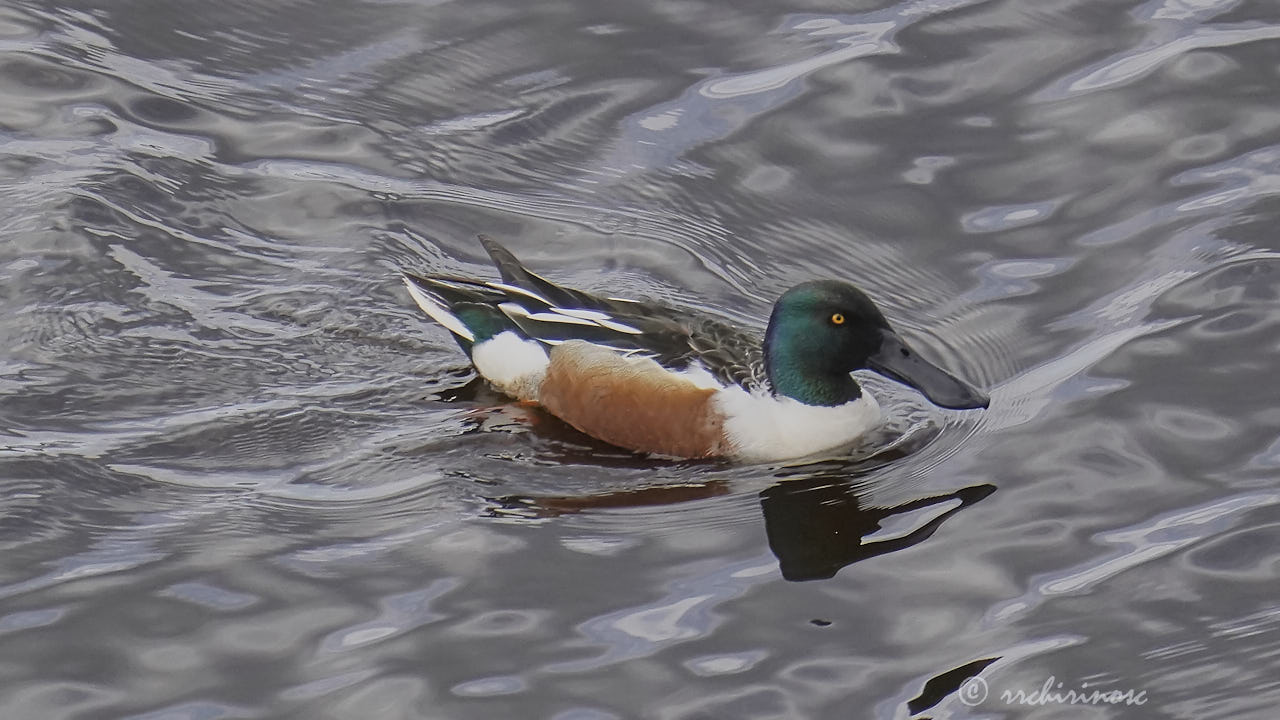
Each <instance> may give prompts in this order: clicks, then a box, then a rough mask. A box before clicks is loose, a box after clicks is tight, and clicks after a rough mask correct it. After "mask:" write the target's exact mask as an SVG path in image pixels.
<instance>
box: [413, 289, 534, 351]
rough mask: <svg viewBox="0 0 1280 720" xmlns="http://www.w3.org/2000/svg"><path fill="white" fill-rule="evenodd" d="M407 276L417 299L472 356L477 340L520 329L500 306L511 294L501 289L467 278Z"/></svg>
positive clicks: (419, 305) (414, 297) (415, 300)
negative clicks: (508, 294) (472, 349)
mask: <svg viewBox="0 0 1280 720" xmlns="http://www.w3.org/2000/svg"><path fill="white" fill-rule="evenodd" d="M403 277H404V285H405V287H406V288H408V290H409V295H410V296H411V297H412V298H413V301H414V302H415V303H417V304H418V307H420V308H422V311H423V312H425V313H426V314H427V315H429V316H430V317H431V319H432V320H435V321H436V322H438V323H440V324H441V325H443V326H444V327H445V329H447V330H448V331H449V332H450V333H452V334H453V337H454V339H455V340H457V341H458V344H459V345H460V346H461V347H462V349H463V351H464V352H466V353H467V354H468V355H469V354H470V353H471V348H472V346H473V345H474V344H475V343H477V342H483V341H485V340H488V339H489V338H491V337H493V336H495V335H497V334H498V333H501V332H503V331H505V330H514V331H516V332H520V329H519V327H517V326H516V324H515V323H514V322H513V321H512V320H511V318H510V317H508V316H507V314H506V313H504V312H503V311H502V310H499V309H498V304H499V303H502V302H506V301H507V295H506V294H505V293H503V292H501V291H499V290H496V289H493V288H491V287H489V286H487V285H485V284H484V283H478V282H475V281H472V280H466V279H463V278H446V277H424V276H421V275H413V274H411V273H404V275H403ZM521 334H523V333H521Z"/></svg>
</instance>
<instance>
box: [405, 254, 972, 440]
mask: <svg viewBox="0 0 1280 720" xmlns="http://www.w3.org/2000/svg"><path fill="white" fill-rule="evenodd" d="M479 241H480V244H481V245H482V246H483V247H484V249H485V251H486V252H487V253H488V255H489V257H490V259H491V260H492V262H493V264H494V266H495V267H496V268H497V271H498V274H499V276H500V277H501V279H500V280H480V279H473V278H466V277H459V276H451V275H440V274H431V275H419V274H414V273H412V272H407V271H406V272H402V276H403V280H404V284H405V287H406V288H407V289H408V291H409V295H410V296H411V297H412V299H413V301H414V302H415V303H416V304H417V305H418V307H419V308H421V309H422V311H423V312H425V313H426V314H427V315H428V316H429V317H430V318H431V319H433V320H435V321H436V322H437V323H439V324H440V325H442V326H444V327H445V328H446V329H447V330H448V331H449V332H450V333H451V334H452V335H453V337H454V339H455V340H456V341H457V343H458V346H459V347H460V348H461V349H462V351H463V352H465V353H466V354H467V356H468V358H469V359H470V361H471V364H472V365H473V366H474V367H475V370H476V372H477V374H478V375H479V376H480V377H483V378H484V379H485V380H487V381H488V382H489V384H491V385H492V386H493V387H494V388H495V389H497V390H498V391H499V392H501V393H503V394H505V395H508V396H510V397H512V398H514V399H516V400H518V401H521V402H523V403H527V404H532V405H537V406H540V407H541V408H542V409H544V410H545V411H547V412H548V413H550V414H551V415H553V416H555V417H557V418H559V419H560V420H562V421H564V422H566V423H568V424H569V425H571V426H573V427H574V428H576V429H577V430H579V431H581V432H583V433H585V434H586V435H589V436H591V437H594V438H596V439H598V440H602V441H604V442H606V443H608V444H611V445H614V446H617V447H620V448H624V449H627V450H631V451H634V452H638V453H643V454H648V455H651V456H662V457H672V458H684V459H695V458H726V459H730V460H735V461H743V462H750V463H765V462H777V461H783V460H794V459H797V458H804V457H809V456H814V455H817V454H819V453H824V452H831V451H838V450H839V449H842V448H848V447H850V446H851V445H853V444H854V443H855V442H856V441H857V439H858V438H859V437H860V436H862V435H863V434H865V433H866V432H867V431H869V430H871V429H873V428H875V427H878V426H879V425H880V423H881V421H882V417H881V410H880V407H879V404H878V403H877V402H876V399H875V398H874V397H873V396H872V395H871V393H869V392H868V391H867V389H866V388H864V387H862V385H861V384H859V382H858V381H857V379H855V377H854V376H853V375H852V373H853V372H854V371H857V370H863V369H865V370H871V371H873V372H876V373H878V374H880V375H882V376H884V377H886V378H889V379H890V380H894V381H896V382H899V383H902V384H905V385H907V386H910V387H913V388H915V389H916V390H918V391H920V392H921V394H923V395H924V397H925V398H927V399H928V400H929V401H930V402H932V403H933V404H934V405H937V406H939V407H943V408H948V409H955V410H966V409H978V408H987V407H989V404H990V401H989V398H988V396H987V395H986V394H985V393H983V392H982V391H981V390H979V389H977V388H976V387H974V386H972V385H970V384H969V383H967V382H965V381H963V380H961V379H959V378H958V377H956V376H954V375H952V374H951V373H948V372H947V371H946V370H944V369H942V368H941V367H939V366H937V365H935V364H933V363H932V362H929V361H928V360H926V359H925V358H923V357H922V356H920V355H919V354H918V353H917V352H916V351H915V350H914V349H912V348H911V347H910V346H909V345H908V344H907V343H906V341H905V340H903V338H902V337H901V336H900V335H899V334H898V333H897V332H896V331H894V329H893V328H892V327H891V326H890V324H889V322H888V320H886V319H885V317H884V314H883V313H882V312H881V311H880V310H879V308H877V307H876V305H875V303H873V302H872V300H871V299H870V298H869V297H868V296H867V295H866V293H864V292H862V291H861V290H859V289H858V288H857V287H855V286H854V285H852V284H850V283H848V282H844V281H840V280H811V281H807V282H802V283H800V284H799V285H796V286H795V287H792V288H791V289H789V290H787V291H786V292H785V293H783V294H782V295H781V296H780V297H779V298H778V300H777V302H776V303H775V304H774V306H773V311H772V313H771V314H770V317H769V322H768V325H767V327H766V329H765V332H764V335H763V337H761V336H760V335H759V334H757V333H756V332H753V331H751V330H747V329H743V328H739V327H737V326H735V325H733V324H732V323H729V322H727V321H725V320H722V319H719V318H716V317H712V316H709V315H707V314H703V313H697V312H693V311H688V310H682V309H679V308H675V307H670V306H666V305H662V304H658V303H654V302H647V301H638V300H632V299H626V298H620V297H604V296H599V295H595V294H591V293H587V292H583V291H581V290H575V289H573V288H568V287H564V286H561V285H558V284H556V283H554V282H552V281H550V280H547V279H546V278H543V277H541V276H539V275H536V274H534V273H533V272H532V271H530V270H529V269H528V268H526V267H525V266H524V265H523V264H522V263H521V262H520V261H519V260H518V259H517V258H516V256H515V255H513V254H512V253H511V252H510V251H509V250H507V248H505V247H503V246H502V245H501V244H499V243H498V242H497V241H495V240H493V239H492V238H490V237H488V236H486V235H480V236H479Z"/></svg>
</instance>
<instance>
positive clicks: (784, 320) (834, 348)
mask: <svg viewBox="0 0 1280 720" xmlns="http://www.w3.org/2000/svg"><path fill="white" fill-rule="evenodd" d="M764 358H765V369H766V371H767V372H768V374H769V381H770V382H771V383H773V390H774V392H775V393H776V394H778V395H785V396H787V397H791V398H794V399H796V400H799V401H800V402H802V403H805V404H807V405H842V404H844V403H847V402H850V401H852V400H856V399H858V398H859V397H861V396H862V388H860V387H859V386H858V382H857V381H856V380H854V379H853V376H852V375H850V373H851V372H853V371H854V370H864V369H866V370H873V371H875V372H877V373H879V374H881V375H884V376H885V377H887V378H890V379H891V380H896V381H898V382H901V383H903V384H906V385H909V386H911V387H913V388H915V389H917V390H919V391H920V392H921V393H923V394H924V396H925V397H926V398H928V399H929V401H930V402H932V403H933V404H935V405H938V406H940V407H945V408H954V409H967V408H979V407H987V404H988V399H987V396H986V395H985V394H984V393H982V392H981V391H980V390H978V389H977V388H974V387H973V386H971V385H969V384H967V383H965V382H964V381H963V380H960V379H959V378H957V377H955V376H953V375H951V374H950V373H948V372H947V371H945V370H943V369H942V368H940V367H938V366H937V365H934V364H933V363H930V362H929V361H927V360H925V359H924V358H922V357H920V356H919V355H918V354H916V352H915V351H914V350H912V349H911V348H910V347H908V346H907V344H906V342H904V341H903V340H902V338H901V337H899V336H898V334H897V333H896V332H894V331H893V328H891V327H889V321H888V320H885V318H884V315H883V314H881V313H880V310H879V308H877V307H876V306H875V304H874V303H872V302H871V298H868V297H867V296H866V294H865V293H863V292H862V291H861V290H859V289H858V288H856V287H854V286H852V285H850V284H848V283H844V282H839V281H837V280H815V281H812V282H807V283H802V284H800V285H797V286H795V287H793V288H791V289H790V290H788V291H787V292H786V293H784V294H783V295H782V297H781V298H779V299H778V302H777V304H775V305H774V306H773V315H772V316H770V318H769V329H768V331H767V332H766V334H765V341H764Z"/></svg>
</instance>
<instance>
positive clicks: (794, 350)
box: [764, 322, 862, 407]
mask: <svg viewBox="0 0 1280 720" xmlns="http://www.w3.org/2000/svg"><path fill="white" fill-rule="evenodd" d="M825 351H826V348H822V347H814V346H813V344H812V343H809V342H806V338H804V337H803V336H799V335H796V334H795V333H789V332H787V331H786V330H779V329H778V324H777V323H773V322H770V323H769V329H768V331H767V332H766V334H765V338H764V367H765V372H766V373H767V374H768V375H769V382H770V383H771V384H772V385H773V392H774V394H775V395H784V396H786V397H789V398H792V399H794V400H799V401H800V402H802V403H804V404H805V405H819V406H826V407H834V406H836V405H844V404H845V403H849V402H853V401H854V400H857V399H858V398H860V397H862V388H861V387H860V386H859V385H858V381H857V380H854V379H853V376H852V375H850V374H849V372H848V371H847V370H841V369H839V368H838V367H832V365H834V363H832V362H829V361H826V362H824V360H826V358H827V355H826V352H825Z"/></svg>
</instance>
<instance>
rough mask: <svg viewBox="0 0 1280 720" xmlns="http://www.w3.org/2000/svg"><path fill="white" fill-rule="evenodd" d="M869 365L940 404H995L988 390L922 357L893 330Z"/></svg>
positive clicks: (968, 406) (956, 407)
mask: <svg viewBox="0 0 1280 720" xmlns="http://www.w3.org/2000/svg"><path fill="white" fill-rule="evenodd" d="M867 367H868V368H869V369H871V370H874V371H876V372H878V373H880V374H881V375H883V376H885V377H887V378H889V379H890V380H897V381H898V382H900V383H902V384H904V385H909V386H911V387H913V388H915V389H917V390H919V391H920V392H921V394H923V395H924V396H925V397H926V398H929V402H931V403H933V404H934V405H937V406H938V407H944V408H950V409H952V410H969V409H972V408H984V407H987V406H988V405H990V404H991V400H990V399H989V398H988V397H987V394H986V393H984V392H982V391H981V390H979V389H977V388H975V387H974V386H972V385H970V384H969V383H966V382H965V381H963V380H961V379H960V378H958V377H956V376H954V375H952V374H951V373H949V372H947V371H946V370H943V369H942V368H940V367H938V366H937V365H934V364H933V363H931V362H929V361H928V360H925V359H924V358H923V357H920V355H919V354H917V353H916V351H915V350H912V349H911V348H910V347H908V346H907V344H906V343H905V342H903V340H902V338H900V337H898V335H897V334H896V333H894V332H892V331H886V332H884V333H883V334H882V339H881V342H880V349H879V350H878V351H877V352H876V353H875V354H873V355H872V356H871V358H870V359H869V360H868V362H867Z"/></svg>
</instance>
